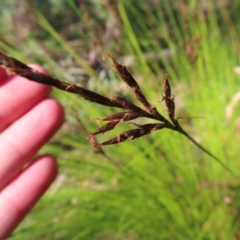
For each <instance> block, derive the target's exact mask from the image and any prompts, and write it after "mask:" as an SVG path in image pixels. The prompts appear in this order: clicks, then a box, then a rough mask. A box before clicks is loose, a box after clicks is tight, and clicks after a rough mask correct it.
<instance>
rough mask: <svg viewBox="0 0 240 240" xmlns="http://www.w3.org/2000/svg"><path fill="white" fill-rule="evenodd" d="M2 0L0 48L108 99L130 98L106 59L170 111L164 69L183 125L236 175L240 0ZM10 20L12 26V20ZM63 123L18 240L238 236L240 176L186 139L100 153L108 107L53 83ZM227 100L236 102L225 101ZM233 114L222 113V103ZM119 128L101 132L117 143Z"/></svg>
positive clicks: (172, 136) (162, 138)
mask: <svg viewBox="0 0 240 240" xmlns="http://www.w3.org/2000/svg"><path fill="white" fill-rule="evenodd" d="M76 3H77V1H72V0H68V1H64V0H62V1H54V0H52V1H46V2H45V4H40V2H39V1H37V0H35V1H25V4H24V5H23V4H19V3H16V2H15V1H8V2H7V1H6V2H5V3H3V5H2V6H1V9H0V12H1V21H0V22H1V23H0V30H1V36H0V37H1V42H0V47H1V48H2V49H3V50H5V51H6V52H8V53H9V54H11V55H12V56H13V57H17V58H18V59H20V60H22V61H24V62H36V63H39V64H41V65H43V66H44V67H45V68H46V69H47V70H48V71H49V72H50V73H51V74H52V75H54V76H56V77H58V78H60V79H63V80H65V81H69V82H76V83H77V84H80V85H83V86H84V87H87V88H89V89H91V90H94V91H97V92H99V93H101V94H105V95H108V96H109V95H113V94H121V95H122V96H125V97H127V98H129V99H132V100H133V101H135V99H134V96H133V94H132V93H131V92H130V91H129V89H128V88H127V87H126V86H125V85H124V84H123V83H122V82H121V80H120V79H119V78H118V77H117V76H116V74H115V73H114V70H113V68H112V67H111V63H109V62H108V61H103V60H102V56H103V53H104V52H110V53H111V54H112V55H113V57H114V58H115V59H116V60H117V61H119V62H121V63H123V64H125V65H127V66H128V67H129V69H130V70H131V72H132V74H133V75H134V76H135V77H136V79H137V80H138V82H139V84H140V85H141V87H142V89H143V91H144V93H145V94H146V95H147V97H148V98H149V100H150V101H151V102H152V103H153V104H155V105H156V106H157V107H158V109H159V111H160V112H161V113H162V114H165V115H166V113H165V110H164V107H163V106H162V105H161V104H160V103H159V102H158V101H159V100H160V99H161V97H162V91H163V90H162V88H163V86H162V83H163V78H164V74H165V73H166V72H167V73H168V74H169V79H170V82H171V84H172V85H173V93H174V95H175V101H176V108H177V109H176V111H177V114H176V115H177V116H182V117H201V118H197V119H194V118H193V119H182V120H181V121H182V124H183V126H184V128H185V129H186V130H187V131H188V132H189V133H190V134H191V135H192V136H193V137H194V138H195V139H197V140H198V141H199V142H200V143H201V144H202V145H203V146H205V147H207V148H208V149H209V150H210V151H211V152H212V153H213V154H215V155H217V156H218V157H219V158H220V159H221V160H222V161H223V162H224V163H226V164H228V165H229V167H230V168H231V169H232V170H233V171H234V172H235V173H236V175H237V176H239V174H238V167H239V146H238V142H239V141H238V140H239V121H238V109H239V107H236V108H233V104H230V103H231V99H232V97H233V96H234V95H235V94H236V93H238V91H239V90H238V89H239V75H238V74H236V73H235V72H234V70H233V69H234V67H236V66H238V65H239V34H240V29H239V22H238V20H237V19H238V13H239V7H240V4H239V3H238V1H231V2H230V1H219V2H218V4H215V3H216V2H215V1H213V0H212V1H196V0H191V1H190V0H189V1H183V0H182V1H168V0H163V1H139V3H136V1H127V0H122V1H107V0H106V1H102V2H101V1H97V0H91V1H80V7H79V6H78V5H77V4H76ZM11 19H13V20H14V21H12V20H11ZM52 96H53V97H54V98H56V99H58V100H59V101H60V102H61V104H62V105H63V106H64V108H65V111H66V122H65V124H64V125H63V127H62V129H61V130H60V131H59V132H58V133H57V134H56V136H55V137H54V138H53V139H52V140H51V141H50V142H49V144H47V145H46V146H44V147H43V149H42V150H41V153H44V152H51V153H52V154H53V155H55V156H56V157H57V158H58V160H59V165H60V171H59V176H58V178H57V179H56V181H55V183H54V184H53V185H52V186H51V188H50V189H49V191H48V192H47V193H46V194H45V196H44V197H43V199H42V200H41V201H40V202H39V203H38V204H37V206H36V207H35V208H34V209H33V211H32V212H31V213H30V214H29V215H28V216H27V217H26V218H25V220H24V221H23V223H22V224H21V225H20V226H19V227H18V228H17V229H16V231H15V232H14V233H13V235H12V237H11V238H10V239H89V240H90V239H91V240H92V239H104V240H105V239H116V240H118V239H121V240H122V239H129V240H130V239H131V240H137V239H169V240H170V239H181V240H182V239H199V240H200V239H238V238H239V234H240V233H239V226H238V223H239V220H240V219H239V207H240V204H239V200H238V199H239V180H238V178H233V177H232V176H231V175H230V174H229V173H228V172H226V170H224V169H223V168H222V167H221V165H219V164H218V163H217V162H215V161H214V160H212V159H211V158H209V157H208V156H206V155H205V154H204V153H202V152H201V151H200V150H199V149H197V148H196V147H195V146H193V145H192V144H191V143H189V142H188V141H187V139H185V138H184V137H182V136H180V135H179V134H177V133H175V132H170V131H168V130H162V131H158V132H155V133H153V134H152V135H149V136H146V137H144V138H140V139H138V140H135V141H134V142H129V141H127V142H124V143H121V144H119V145H113V146H108V147H105V148H103V149H94V148H92V147H91V146H90V144H89V143H88V141H87V139H86V137H87V135H86V133H89V132H92V131H94V130H95V129H96V128H97V127H98V124H97V122H96V121H95V120H94V118H97V117H102V116H105V115H107V114H110V113H112V112H111V109H108V108H103V107H99V106H97V105H95V104H93V103H88V102H86V101H84V100H82V99H80V98H79V97H77V96H73V95H71V94H68V93H64V92H61V91H59V90H54V91H53V93H52ZM229 104H230V105H229ZM227 106H230V107H232V110H233V115H232V116H231V118H227V116H226V112H225V111H226V107H227ZM127 128H129V126H128V125H127V124H123V126H119V127H118V128H117V129H116V131H115V130H114V131H113V132H110V133H107V134H105V135H103V136H100V137H99V140H100V141H102V140H103V139H107V138H110V136H114V134H115V135H116V134H117V133H119V132H121V131H122V130H126V129H127Z"/></svg>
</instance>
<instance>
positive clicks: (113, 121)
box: [0, 52, 181, 147]
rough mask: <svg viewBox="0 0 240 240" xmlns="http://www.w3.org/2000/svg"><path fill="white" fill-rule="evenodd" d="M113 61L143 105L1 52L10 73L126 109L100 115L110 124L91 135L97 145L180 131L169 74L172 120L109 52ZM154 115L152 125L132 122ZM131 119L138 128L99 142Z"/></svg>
mask: <svg viewBox="0 0 240 240" xmlns="http://www.w3.org/2000/svg"><path fill="white" fill-rule="evenodd" d="M106 55H107V56H108V57H109V58H110V59H111V60H112V62H113V66H114V68H115V70H116V72H117V74H118V75H119V76H120V77H121V79H122V80H123V81H124V82H125V83H126V84H127V85H128V86H129V87H130V88H131V90H132V92H133V93H134V96H135V97H136V98H137V99H138V100H139V102H140V103H141V104H142V106H143V108H141V107H139V106H137V105H135V104H134V103H132V102H129V101H127V100H126V99H124V98H123V97H120V96H111V97H105V96H102V95H100V94H98V93H96V92H93V91H90V90H88V89H85V88H82V87H80V86H77V85H75V84H71V83H67V82H63V81H60V80H58V79H55V78H53V77H51V76H48V75H45V74H43V73H40V72H38V71H36V70H34V69H32V68H30V67H29V66H27V65H25V64H24V63H22V62H20V61H18V60H16V59H14V58H12V57H9V56H8V55H6V54H4V53H2V52H0V65H1V66H2V67H4V68H6V70H7V73H8V74H10V75H14V74H15V75H20V76H22V77H25V78H27V79H29V80H31V81H35V82H38V83H41V84H46V85H50V86H53V87H56V88H59V89H61V90H64V91H67V92H71V93H75V94H78V95H79V96H81V97H82V98H84V99H86V100H88V101H91V102H95V103H97V104H101V105H104V106H107V107H114V108H120V109H122V111H121V112H118V113H114V114H112V115H110V116H107V117H104V118H98V120H101V121H106V122H107V123H106V124H104V125H103V126H101V127H100V128H99V129H97V130H96V131H94V132H93V133H91V134H89V135H88V140H89V141H90V143H91V144H92V145H93V146H95V147H101V146H104V145H110V144H116V143H120V142H123V141H125V140H126V139H131V140H134V139H136V138H139V137H142V136H144V135H147V134H149V133H151V132H153V131H156V130H160V129H163V128H170V129H172V130H177V131H179V130H180V129H181V128H180V125H179V123H178V120H177V118H175V103H174V96H172V93H171V86H170V84H169V81H168V75H167V74H166V75H165V79H164V88H163V90H164V96H163V97H162V101H164V102H165V105H166V110H167V113H168V116H169V118H170V120H171V121H169V120H168V119H166V118H165V117H164V116H163V115H161V114H160V113H159V112H158V110H157V109H156V107H155V106H154V105H152V104H150V103H149V102H148V100H147V99H146V97H145V96H144V94H143V93H142V90H141V88H140V86H139V85H138V83H137V81H136V80H135V79H134V78H133V76H132V75H131V73H130V72H129V71H128V70H127V68H126V67H125V66H123V65H121V64H120V63H118V62H117V61H115V60H114V59H113V58H112V56H111V55H110V54H106ZM141 117H144V118H150V119H154V120H157V121H158V123H148V124H142V125H140V124H136V123H133V122H130V121H131V120H134V119H136V118H141ZM127 121H128V122H130V123H131V124H133V125H135V126H136V128H134V129H130V130H127V131H124V132H122V133H120V134H119V135H118V136H116V137H114V138H111V139H109V140H108V141H105V142H103V143H100V144H98V143H97V142H96V141H95V138H94V136H96V135H97V134H100V133H105V132H107V131H110V130H112V129H113V128H115V127H116V126H117V125H118V124H120V123H121V122H127Z"/></svg>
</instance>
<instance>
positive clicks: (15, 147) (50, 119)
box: [0, 99, 63, 189]
mask: <svg viewBox="0 0 240 240" xmlns="http://www.w3.org/2000/svg"><path fill="white" fill-rule="evenodd" d="M62 121H63V110H62V108H61V106H60V105H59V104H58V103H57V102H56V101H55V100H52V99H46V100H44V101H42V102H41V103H39V104H38V105H37V106H35V107H34V108H32V109H31V110H30V111H29V112H28V113H27V114H25V115H24V116H23V117H21V118H19V119H18V120H17V121H15V122H14V123H13V124H12V125H11V126H10V127H9V128H7V129H6V130H5V131H4V132H2V134H1V135H0V153H1V155H0V166H1V168H0V189H1V188H2V187H3V186H4V185H5V184H6V183H7V182H8V181H9V180H11V179H12V178H13V177H15V176H16V174H17V173H18V172H19V171H20V170H21V169H22V166H23V165H24V164H25V163H26V162H28V161H29V160H30V159H31V158H32V157H33V156H34V155H35V154H36V152H37V151H38V150H39V148H40V147H41V146H42V145H43V144H44V143H45V142H47V141H48V140H49V139H50V137H51V136H52V135H53V134H54V133H55V132H56V131H57V129H58V128H59V127H60V125H61V124H62Z"/></svg>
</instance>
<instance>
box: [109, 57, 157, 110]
mask: <svg viewBox="0 0 240 240" xmlns="http://www.w3.org/2000/svg"><path fill="white" fill-rule="evenodd" d="M106 55H107V56H108V57H109V58H110V59H111V60H112V62H113V66H114V68H115V70H116V72H117V74H118V75H119V76H120V77H121V79H122V80H123V81H124V82H125V83H126V84H127V85H128V86H129V87H130V88H131V89H132V91H133V92H134V95H135V97H136V98H137V99H138V100H139V101H140V102H141V103H142V104H143V106H144V107H145V108H146V109H147V110H148V111H150V112H151V111H152V109H153V108H154V106H152V105H151V104H150V103H149V102H148V101H147V99H146V98H145V96H144V95H143V94H142V91H141V89H140V87H139V85H138V83H137V81H136V80H135V79H134V78H133V77H132V75H131V73H130V72H129V71H128V70H127V68H126V66H123V65H121V64H120V63H118V62H117V61H116V60H115V59H113V57H112V56H111V55H110V54H108V53H106Z"/></svg>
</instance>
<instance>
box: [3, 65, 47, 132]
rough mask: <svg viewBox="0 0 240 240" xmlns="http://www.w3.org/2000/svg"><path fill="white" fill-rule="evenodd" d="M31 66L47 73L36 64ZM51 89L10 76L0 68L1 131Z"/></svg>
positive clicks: (44, 96) (45, 95)
mask: <svg viewBox="0 0 240 240" xmlns="http://www.w3.org/2000/svg"><path fill="white" fill-rule="evenodd" d="M31 66H32V67H33V68H34V69H36V70H38V71H41V72H43V73H46V72H45V71H44V70H43V69H42V68H40V67H37V66H36V65H31ZM50 89H51V88H50V87H47V86H44V85H42V84H38V83H35V82H32V81H29V80H27V79H25V78H23V77H20V76H13V77H8V76H6V72H5V71H3V69H0V103H1V108H0V132H2V131H3V130H4V129H6V128H7V127H8V126H9V125H10V124H11V123H12V122H14V121H15V120H16V119H18V118H19V117H20V116H22V115H23V114H25V113H26V112H27V111H28V110H29V109H31V108H32V107H33V106H34V105H36V104H37V103H38V102H40V101H41V100H42V99H44V98H46V97H47V95H48V94H49V92H50Z"/></svg>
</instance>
